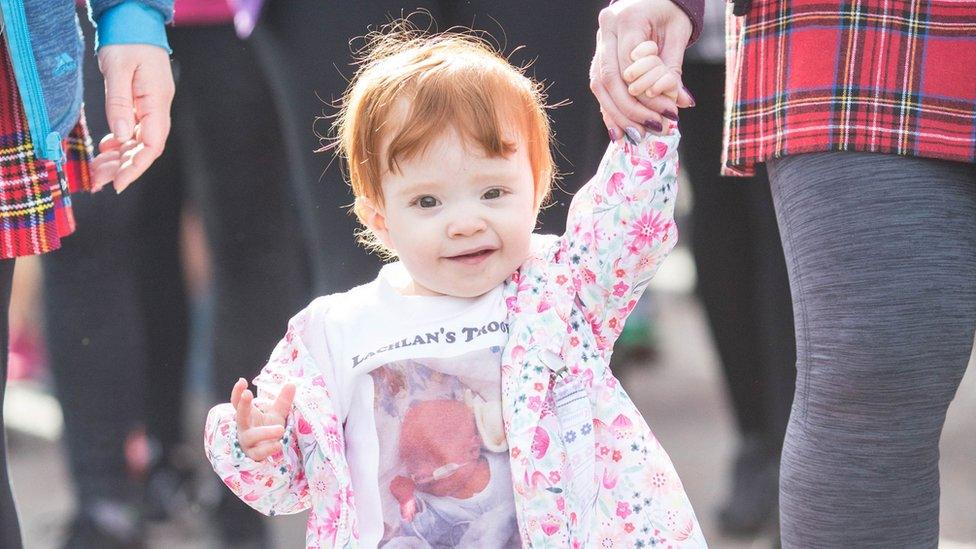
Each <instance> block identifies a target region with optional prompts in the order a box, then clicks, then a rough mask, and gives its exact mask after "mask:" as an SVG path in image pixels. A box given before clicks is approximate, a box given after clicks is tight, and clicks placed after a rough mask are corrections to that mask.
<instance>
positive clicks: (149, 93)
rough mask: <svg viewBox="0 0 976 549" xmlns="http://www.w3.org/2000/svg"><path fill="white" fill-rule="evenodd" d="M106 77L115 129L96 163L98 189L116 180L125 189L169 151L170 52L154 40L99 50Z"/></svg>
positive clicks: (108, 110) (107, 108)
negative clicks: (167, 145)
mask: <svg viewBox="0 0 976 549" xmlns="http://www.w3.org/2000/svg"><path fill="white" fill-rule="evenodd" d="M98 67H99V68H100V69H101V71H102V75H103V76H104V77H105V115H106V117H107V118H108V126H109V128H110V129H111V131H112V133H110V134H108V135H107V136H106V137H105V139H103V140H102V142H101V143H100V144H99V154H98V156H96V157H95V160H94V162H93V164H92V186H93V190H95V191H97V190H100V189H101V188H102V187H104V186H105V185H106V184H107V183H109V182H114V185H115V191H116V192H122V191H123V190H125V188H126V187H128V186H129V185H130V184H131V183H132V182H133V181H135V180H136V179H137V178H138V177H139V176H140V175H142V174H143V172H145V171H146V169H147V168H149V166H150V165H151V164H152V163H153V161H154V160H156V159H157V158H159V155H160V154H162V153H163V147H164V146H165V145H166V137H167V136H168V135H169V128H170V117H169V109H170V105H171V104H172V103H173V93H174V92H175V89H176V88H175V85H174V84H173V71H172V69H171V68H170V63H169V54H167V53H166V50H164V49H162V48H160V47H158V46H151V45H148V44H117V45H111V46H104V47H102V48H100V49H99V50H98Z"/></svg>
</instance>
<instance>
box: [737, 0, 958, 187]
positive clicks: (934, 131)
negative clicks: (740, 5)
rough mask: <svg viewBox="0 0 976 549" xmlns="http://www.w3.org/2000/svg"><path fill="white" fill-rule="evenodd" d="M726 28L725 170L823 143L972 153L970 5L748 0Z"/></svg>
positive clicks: (931, 153)
mask: <svg viewBox="0 0 976 549" xmlns="http://www.w3.org/2000/svg"><path fill="white" fill-rule="evenodd" d="M726 32H727V45H728V48H727V77H726V80H727V81H726V94H725V95H726V121H725V122H726V124H725V137H724V139H725V150H724V153H723V162H722V164H723V167H722V171H723V173H724V174H726V175H750V174H752V173H753V172H754V168H755V164H756V163H757V162H763V161H765V160H768V159H770V158H773V157H779V156H783V155H787V154H796V153H804V152H819V151H863V152H882V153H889V154H900V155H912V156H921V157H928V158H941V159H945V160H954V161H959V162H974V161H976V2H973V1H971V0H913V1H906V0H858V1H856V0H847V1H844V2H828V1H826V0H782V1H777V0H754V1H753V2H752V6H751V8H750V9H749V11H748V13H747V14H746V15H745V16H744V17H735V16H733V15H732V13H731V9H730V10H729V12H728V19H727V24H726Z"/></svg>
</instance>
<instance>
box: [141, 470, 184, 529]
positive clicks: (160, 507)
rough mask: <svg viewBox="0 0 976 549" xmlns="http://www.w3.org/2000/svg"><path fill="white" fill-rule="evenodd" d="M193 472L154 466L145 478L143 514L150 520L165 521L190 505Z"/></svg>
mask: <svg viewBox="0 0 976 549" xmlns="http://www.w3.org/2000/svg"><path fill="white" fill-rule="evenodd" d="M192 487H193V473H192V472H191V471H189V470H184V469H180V468H178V467H173V466H168V465H167V466H161V467H156V468H155V469H154V470H153V471H152V472H151V473H150V474H149V478H148V479H147V480H146V492H145V500H144V502H143V515H144V516H145V518H146V520H150V521H167V520H171V519H173V518H175V517H176V516H178V515H179V514H180V513H184V512H186V511H187V510H188V509H190V508H191V507H192V504H193V503H194V500H195V496H194V494H193V488H192Z"/></svg>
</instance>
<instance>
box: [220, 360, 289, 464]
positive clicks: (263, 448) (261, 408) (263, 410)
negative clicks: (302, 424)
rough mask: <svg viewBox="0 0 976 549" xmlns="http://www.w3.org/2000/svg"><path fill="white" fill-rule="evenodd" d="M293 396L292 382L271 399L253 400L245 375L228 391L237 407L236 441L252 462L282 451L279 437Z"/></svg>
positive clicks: (283, 429) (283, 431) (282, 434)
mask: <svg viewBox="0 0 976 549" xmlns="http://www.w3.org/2000/svg"><path fill="white" fill-rule="evenodd" d="M294 399H295V384H294V383H286V384H285V385H284V386H283V387H282V388H281V392H280V393H278V398H276V399H275V400H274V402H271V401H268V400H258V401H255V400H254V394H253V393H252V392H251V390H250V389H248V388H247V381H246V380H245V379H244V378H241V379H238V380H237V383H235V384H234V388H233V389H232V390H231V393H230V404H231V406H233V407H234V409H235V410H237V441H238V442H239V443H240V445H241V450H243V451H244V454H245V455H247V457H249V458H251V459H253V460H254V461H262V460H264V459H266V458H267V457H268V456H271V455H274V454H275V453H276V452H279V451H281V450H282V447H281V437H282V436H284V434H285V422H286V421H287V419H288V413H289V411H290V410H291V403H292V401H293V400H294Z"/></svg>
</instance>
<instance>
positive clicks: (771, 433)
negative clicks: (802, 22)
mask: <svg viewBox="0 0 976 549" xmlns="http://www.w3.org/2000/svg"><path fill="white" fill-rule="evenodd" d="M724 77H725V72H724V67H723V65H720V64H706V63H686V64H685V67H684V81H685V83H686V84H687V85H688V87H689V88H690V89H692V90H694V93H695V98H696V99H697V105H696V106H695V107H694V108H692V109H684V110H682V111H681V129H682V136H681V157H682V158H681V165H682V166H683V167H684V169H685V170H686V171H687V173H688V176H689V179H690V181H691V187H692V192H693V194H694V208H693V220H692V236H691V244H692V250H693V252H694V257H695V266H696V268H697V271H698V293H699V295H700V297H701V300H702V303H703V304H704V306H705V311H706V314H707V317H708V323H709V326H710V328H711V331H712V336H713V338H714V340H715V345H716V347H717V349H718V355H719V359H720V360H721V363H722V372H723V373H724V375H725V379H726V383H727V384H728V387H729V394H730V395H731V397H732V407H733V410H734V413H735V419H736V424H737V426H738V428H739V431H740V432H741V433H742V434H743V435H747V436H749V435H751V436H754V437H755V438H758V439H759V440H761V441H762V442H763V443H764V444H765V445H766V447H767V448H768V450H769V451H770V453H771V454H775V455H776V456H778V455H779V451H780V449H781V448H782V444H783V434H784V433H785V431H786V423H787V420H788V418H789V414H790V403H791V401H792V396H793V386H794V379H795V369H794V364H795V363H796V343H795V338H794V334H793V309H792V305H791V301H790V285H789V277H788V276H787V272H786V262H785V260H784V259H783V248H782V245H781V243H780V238H779V230H778V229H777V226H776V215H775V213H774V211H773V203H772V198H771V197H770V192H769V186H768V183H767V180H766V174H765V173H764V172H759V174H758V175H757V176H756V177H751V178H732V177H722V176H720V175H719V166H720V165H721V164H720V163H721V152H722V139H721V138H722V107H723V101H722V94H723V89H724V85H725V80H724Z"/></svg>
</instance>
